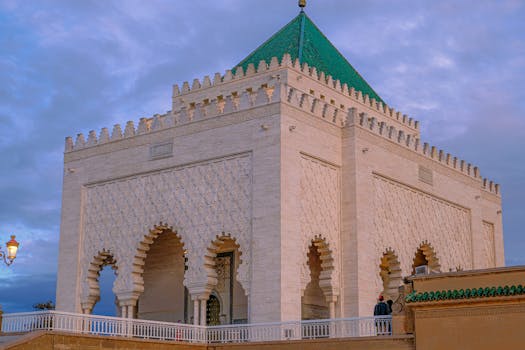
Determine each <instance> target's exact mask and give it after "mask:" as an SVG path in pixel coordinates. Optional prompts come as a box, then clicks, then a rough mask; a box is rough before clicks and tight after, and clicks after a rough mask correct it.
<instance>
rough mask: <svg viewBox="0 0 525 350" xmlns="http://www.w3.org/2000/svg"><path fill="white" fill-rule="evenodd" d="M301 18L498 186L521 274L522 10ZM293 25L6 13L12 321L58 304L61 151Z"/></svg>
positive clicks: (247, 10)
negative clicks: (69, 140)
mask: <svg viewBox="0 0 525 350" xmlns="http://www.w3.org/2000/svg"><path fill="white" fill-rule="evenodd" d="M306 12H307V14H308V15H309V16H310V18H311V19H312V20H313V21H314V23H316V24H317V26H318V27H319V28H320V29H321V30H322V31H323V32H324V34H325V35H326V36H327V37H328V38H329V39H330V40H331V41H332V42H333V43H334V45H335V46H336V47H337V48H338V49H339V50H340V51H341V52H342V53H343V55H344V56H345V57H346V58H347V59H348V60H349V61H350V63H351V64H352V65H353V66H354V67H355V68H356V69H357V70H358V71H359V72H360V74H361V75H362V76H363V77H364V78H365V79H366V80H367V81H368V82H369V83H370V85H371V86H372V87H373V88H374V89H375V91H377V92H378V94H379V95H380V96H381V97H382V98H383V99H384V100H385V101H386V102H387V103H388V104H389V105H390V106H393V107H395V108H396V109H397V110H400V111H402V112H403V113H406V114H408V115H409V116H411V117H413V118H415V119H417V120H420V121H421V123H422V124H421V125H422V139H423V141H426V142H430V143H431V144H432V145H435V146H437V147H438V148H441V149H443V150H445V151H446V152H449V153H451V154H453V155H455V156H458V157H460V158H461V159H465V160H467V161H468V162H470V163H472V164H474V165H476V166H479V167H480V170H481V175H482V176H483V177H487V178H489V179H493V180H494V181H495V182H497V183H500V184H501V186H502V195H503V225H504V240H505V254H506V263H507V264H508V265H520V264H525V254H524V253H523V252H525V237H524V236H523V234H522V225H521V223H522V220H523V217H524V216H525V215H524V214H525V211H524V209H523V208H524V207H523V204H522V203H523V202H525V186H524V183H525V175H524V173H525V35H524V33H525V1H518V0H500V1H485V0H472V1H470V0H461V1H459V0H443V1H434V0H433V1H430V0H429V1H426V0H413V1H404V0H399V1H391V0H384V1H380V0H367V1H362V0H361V1H353V0H348V1H340V0H322V1H321V0H316V1H315V0H308V6H307V8H306ZM297 13H298V7H297V1H296V0H286V1H285V0H264V1H262V0H259V1H255V0H216V1H211V0H201V1H183V0H148V1H141V0H121V1H112V0H104V1H90V0H78V1H70V0H55V1H50V0H38V1H36V0H18V1H12V0H0V123H1V125H3V127H2V128H0V242H2V247H3V249H4V250H5V245H4V244H3V242H6V241H7V240H8V239H9V235H10V234H16V236H17V240H18V241H19V242H20V250H19V256H18V257H17V259H16V260H15V262H14V264H13V265H11V266H10V267H9V268H7V267H5V266H3V265H2V266H0V305H2V307H3V310H4V311H5V312H19V311H31V310H32V305H33V304H34V303H37V302H45V301H47V300H54V298H55V295H54V294H55V284H56V271H57V257H58V239H59V231H60V209H61V186H62V174H63V163H62V162H63V150H64V138H65V137H66V136H75V135H76V134H77V133H79V132H83V133H84V135H87V133H88V131H89V130H92V129H94V130H97V131H99V130H100V129H101V128H102V127H109V128H110V129H111V126H112V125H113V124H115V123H121V124H125V122H126V121H128V120H134V121H135V124H137V123H136V122H137V121H138V119H139V118H140V117H144V116H146V117H149V116H152V115H153V114H155V113H164V112H165V111H167V110H169V109H170V99H171V97H170V96H171V87H172V85H173V84H175V83H178V84H179V85H180V84H181V83H182V82H183V81H186V80H188V81H192V80H193V79H194V78H202V77H203V76H204V75H211V76H213V74H214V73H215V72H224V71H225V70H226V69H229V68H232V67H233V66H234V65H235V64H237V63H238V62H240V61H241V60H242V59H243V58H244V57H245V56H247V55H248V54H249V53H250V52H251V51H252V50H254V49H255V48H256V47H257V46H258V45H260V44H261V43H262V42H264V40H266V39H267V38H269V37H270V36H271V35H272V34H273V33H275V32H276V31H277V30H279V29H280V28H281V27H282V26H284V25H285V24H286V23H288V22H289V21H290V20H291V19H292V18H294V17H295V16H296V15H297ZM103 279H104V281H106V280H107V281H110V280H111V273H106V272H104V276H103ZM108 283H109V282H103V299H105V300H106V303H107V305H110V304H111V303H112V297H111V296H110V297H108V298H106V297H105V295H107V294H108V293H111V291H110V289H111V288H110V287H107V285H108ZM104 286H106V287H107V288H106V287H104Z"/></svg>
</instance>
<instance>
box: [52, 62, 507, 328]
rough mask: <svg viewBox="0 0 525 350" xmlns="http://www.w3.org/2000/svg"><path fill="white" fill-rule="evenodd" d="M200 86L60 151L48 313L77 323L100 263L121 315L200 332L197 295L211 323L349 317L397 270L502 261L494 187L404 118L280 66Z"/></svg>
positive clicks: (300, 69)
mask: <svg viewBox="0 0 525 350" xmlns="http://www.w3.org/2000/svg"><path fill="white" fill-rule="evenodd" d="M276 62H277V63H276ZM269 63H270V62H269ZM204 81H207V82H209V83H208V84H204V83H203V84H200V83H199V84H197V83H194V84H193V87H192V88H189V85H188V84H185V88H184V89H183V91H182V92H181V91H179V88H178V87H175V88H174V96H173V110H172V111H170V112H168V113H167V114H164V115H155V116H154V117H152V118H149V119H148V118H143V119H141V120H140V122H139V124H138V125H137V127H135V125H134V123H133V122H128V123H127V124H126V126H125V127H123V128H121V127H120V126H118V125H117V126H115V127H114V128H113V131H112V132H111V135H110V132H109V131H108V130H107V129H105V128H104V129H103V130H102V131H101V132H100V133H99V134H98V135H97V133H95V132H90V133H89V136H88V137H87V140H86V139H84V136H83V135H81V134H80V135H79V136H78V137H77V139H76V141H75V142H73V140H72V139H71V138H67V139H66V152H65V155H64V188H63V205H62V225H61V238H60V256H59V273H58V284H57V308H58V309H60V310H64V311H72V312H91V311H92V308H93V305H94V304H95V303H96V302H97V300H98V296H99V288H98V274H99V272H100V269H101V267H103V266H104V265H107V264H110V265H112V266H113V267H114V268H115V271H116V273H117V278H116V281H115V284H114V286H113V291H114V293H115V295H116V297H117V299H118V305H119V307H120V309H121V312H122V316H125V317H141V318H150V319H159V320H169V321H179V320H182V321H185V322H194V323H201V324H204V323H206V322H207V321H206V318H207V317H208V318H209V315H208V316H207V313H209V312H210V311H209V308H210V305H212V304H213V303H210V302H209V300H210V298H215V299H216V301H215V299H214V302H217V303H218V304H217V305H219V308H220V312H219V311H218V312H219V315H220V323H231V322H244V321H249V322H263V321H280V320H283V321H284V320H294V319H301V318H312V317H314V316H313V315H321V316H322V317H350V316H366V315H370V313H371V310H372V308H373V304H374V302H375V299H376V297H377V295H378V294H379V293H381V292H384V293H387V294H388V293H390V294H392V293H393V292H392V291H393V290H395V284H396V283H400V276H405V275H410V274H411V273H412V272H413V267H414V264H427V265H429V267H430V268H431V270H433V271H435V272H436V271H449V270H456V269H465V270H466V269H473V268H485V267H492V266H501V265H503V264H504V257H503V239H502V225H501V197H500V194H499V186H497V185H494V184H493V183H492V182H491V181H488V180H485V179H483V178H481V176H480V172H479V170H478V169H477V168H476V167H474V166H473V165H470V164H468V163H466V162H464V161H462V160H459V159H457V158H455V157H453V156H451V155H449V154H447V153H445V152H443V151H440V150H437V149H436V148H434V147H432V146H429V145H428V144H426V143H424V142H422V141H421V140H420V131H419V130H420V129H419V124H418V123H417V122H415V121H413V120H412V119H411V118H408V117H406V116H403V115H402V114H400V113H398V112H396V111H394V110H392V109H391V108H390V107H388V106H386V105H384V104H382V103H380V102H377V101H375V100H373V99H369V98H368V96H363V95H362V94H361V93H360V92H357V91H355V90H354V89H352V88H349V87H347V86H346V85H343V86H341V84H340V83H338V82H333V81H332V80H331V78H325V77H324V75H320V74H318V73H317V72H315V70H313V69H310V68H309V67H308V66H307V65H303V66H299V65H298V64H297V63H293V62H291V60H290V58H289V56H288V55H285V57H283V58H280V60H279V61H278V60H272V62H271V64H266V63H263V64H260V65H259V66H258V67H257V70H255V68H254V69H252V70H249V71H247V73H246V74H244V73H242V75H241V74H237V75H236V76H232V75H231V74H225V75H224V76H223V77H222V78H221V79H219V80H217V79H216V80H215V81H214V83H210V80H209V79H205V80H204ZM168 235H171V236H169V237H170V238H166V237H168ZM162 242H165V243H162ZM163 244H164V245H163ZM170 249H171V250H170ZM168 252H172V253H168ZM230 253H231V254H233V255H231V257H232V258H231V259H233V260H231V259H230V258H227V259H226V260H231V261H230V262H228V264H227V265H228V266H230V265H229V264H230V263H233V264H234V266H233V269H232V270H229V267H228V269H227V271H225V268H224V263H225V261H224V259H225V258H224V256H226V255H225V254H230ZM152 256H154V257H152ZM229 256H230V255H229ZM230 272H233V275H231V274H230ZM391 277H392V279H391V280H388V279H389V278H391ZM394 277H396V278H394ZM387 289H388V290H387ZM232 295H233V298H231V296H232ZM392 297H395V296H394V295H392ZM212 307H214V306H213V305H212ZM207 309H208V310H207ZM319 317H320V316H319ZM208 321H209V320H208Z"/></svg>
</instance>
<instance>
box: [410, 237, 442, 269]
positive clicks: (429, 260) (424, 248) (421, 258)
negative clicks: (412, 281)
mask: <svg viewBox="0 0 525 350" xmlns="http://www.w3.org/2000/svg"><path fill="white" fill-rule="evenodd" d="M422 265H427V266H428V271H429V273H436V272H441V264H440V263H439V259H438V257H437V254H436V251H435V249H434V247H433V246H432V245H431V244H430V243H429V242H428V241H423V242H422V243H421V244H420V245H419V247H418V248H417V250H416V253H415V255H414V260H413V263H412V274H414V273H415V269H416V267H418V266H422Z"/></svg>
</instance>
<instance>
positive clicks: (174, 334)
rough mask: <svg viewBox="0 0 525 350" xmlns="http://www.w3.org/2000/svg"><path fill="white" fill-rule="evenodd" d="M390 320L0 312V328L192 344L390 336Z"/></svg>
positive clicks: (383, 318) (387, 317)
mask: <svg viewBox="0 0 525 350" xmlns="http://www.w3.org/2000/svg"><path fill="white" fill-rule="evenodd" d="M391 320H392V319H391V317H390V316H379V317H354V318H339V319H326V320H311V321H291V322H275V323H254V324H239V325H224V326H209V327H205V326H195V325H188V324H180V323H170V322H159V321H149V320H140V319H129V318H119V317H108V316H97V315H84V314H75V313H69V312H59V311H43V312H24V313H16V314H4V315H3V320H2V332H4V333H12V332H31V331H36V330H50V331H62V332H72V333H79V334H95V335H106V336H122V337H136V338H144V339H161V340H174V341H184V342H193V343H240V342H256V341H275V340H290V339H319V338H348V337H363V336H376V335H390V334H391V329H392V322H391Z"/></svg>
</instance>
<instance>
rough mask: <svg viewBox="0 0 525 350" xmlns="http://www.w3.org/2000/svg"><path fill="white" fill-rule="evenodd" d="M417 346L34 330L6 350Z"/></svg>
mask: <svg viewBox="0 0 525 350" xmlns="http://www.w3.org/2000/svg"><path fill="white" fill-rule="evenodd" d="M320 348H321V349H326V350H346V349H353V350H383V349H389V350H414V349H415V347H414V339H413V337H411V336H398V337H386V336H385V337H365V338H347V339H318V340H296V341H282V342H266V343H245V344H209V345H205V344H187V343H175V342H168V341H152V340H142V339H125V338H117V337H103V336H88V335H75V334H66V333H58V332H34V333H30V334H28V335H26V336H25V337H23V338H20V339H19V340H17V341H16V342H15V343H11V344H9V345H7V346H5V347H3V348H2V347H0V349H2V350H8V349H9V350H36V349H38V350H57V349H60V350H84V349H89V350H109V349H111V350H130V349H141V350H168V349H169V350H208V349H209V350H259V349H261V350H262V349H264V350H317V349H320Z"/></svg>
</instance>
